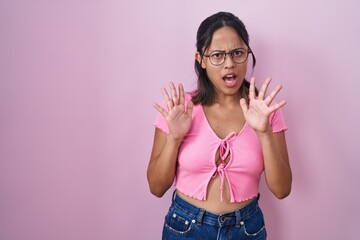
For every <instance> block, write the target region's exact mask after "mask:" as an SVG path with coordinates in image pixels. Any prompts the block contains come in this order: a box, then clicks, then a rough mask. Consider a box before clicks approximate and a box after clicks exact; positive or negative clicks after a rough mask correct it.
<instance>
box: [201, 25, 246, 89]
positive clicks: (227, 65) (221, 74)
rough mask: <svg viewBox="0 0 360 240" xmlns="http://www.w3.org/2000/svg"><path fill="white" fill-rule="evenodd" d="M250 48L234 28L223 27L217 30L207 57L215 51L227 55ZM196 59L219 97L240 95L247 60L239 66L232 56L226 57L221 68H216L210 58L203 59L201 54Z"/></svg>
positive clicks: (207, 51)
mask: <svg viewBox="0 0 360 240" xmlns="http://www.w3.org/2000/svg"><path fill="white" fill-rule="evenodd" d="M238 48H243V49H245V50H248V47H247V46H246V44H245V43H244V42H243V40H242V39H241V38H240V36H239V35H238V34H237V32H236V31H235V30H234V29H233V28H232V27H227V26H226V27H222V28H220V29H218V30H216V31H215V32H214V34H213V38H212V41H211V44H210V46H209V48H208V49H207V50H206V52H205V55H209V54H211V53H212V52H213V51H225V52H226V53H228V52H231V51H233V50H234V49H238ZM196 58H197V60H198V61H199V62H201V66H202V67H203V68H205V69H206V72H207V75H208V77H209V79H210V81H211V82H212V84H213V85H214V90H215V93H216V95H217V96H219V95H239V88H240V86H241V84H242V83H243V80H244V78H245V74H246V67H247V60H246V61H245V62H244V63H240V64H237V63H235V62H234V60H233V59H232V58H231V55H230V54H227V55H226V60H225V62H224V63H223V64H221V65H219V66H214V65H213V64H212V63H211V62H210V59H209V57H203V59H202V61H201V56H200V54H199V53H197V54H196Z"/></svg>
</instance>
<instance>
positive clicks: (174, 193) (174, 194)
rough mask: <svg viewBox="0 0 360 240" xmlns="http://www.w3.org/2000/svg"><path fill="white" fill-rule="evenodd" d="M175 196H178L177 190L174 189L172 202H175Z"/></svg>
mask: <svg viewBox="0 0 360 240" xmlns="http://www.w3.org/2000/svg"><path fill="white" fill-rule="evenodd" d="M175 197H176V190H174V192H173V195H172V202H174V200H175Z"/></svg>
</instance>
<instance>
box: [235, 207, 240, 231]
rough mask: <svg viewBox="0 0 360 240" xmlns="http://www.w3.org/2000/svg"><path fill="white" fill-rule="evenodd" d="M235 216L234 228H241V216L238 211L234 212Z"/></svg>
mask: <svg viewBox="0 0 360 240" xmlns="http://www.w3.org/2000/svg"><path fill="white" fill-rule="evenodd" d="M235 215H236V227H241V224H240V222H241V214H240V210H239V209H238V210H236V211H235Z"/></svg>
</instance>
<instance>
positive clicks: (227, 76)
mask: <svg viewBox="0 0 360 240" xmlns="http://www.w3.org/2000/svg"><path fill="white" fill-rule="evenodd" d="M226 77H234V75H226Z"/></svg>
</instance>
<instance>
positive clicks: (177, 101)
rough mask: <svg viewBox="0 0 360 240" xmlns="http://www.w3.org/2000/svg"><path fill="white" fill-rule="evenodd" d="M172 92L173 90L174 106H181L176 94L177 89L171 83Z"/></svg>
mask: <svg viewBox="0 0 360 240" xmlns="http://www.w3.org/2000/svg"><path fill="white" fill-rule="evenodd" d="M169 85H170V90H171V97H172V100H173V103H174V106H175V105H178V104H179V97H178V95H177V93H176V88H175V85H174V83H173V82H170V84H169Z"/></svg>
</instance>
